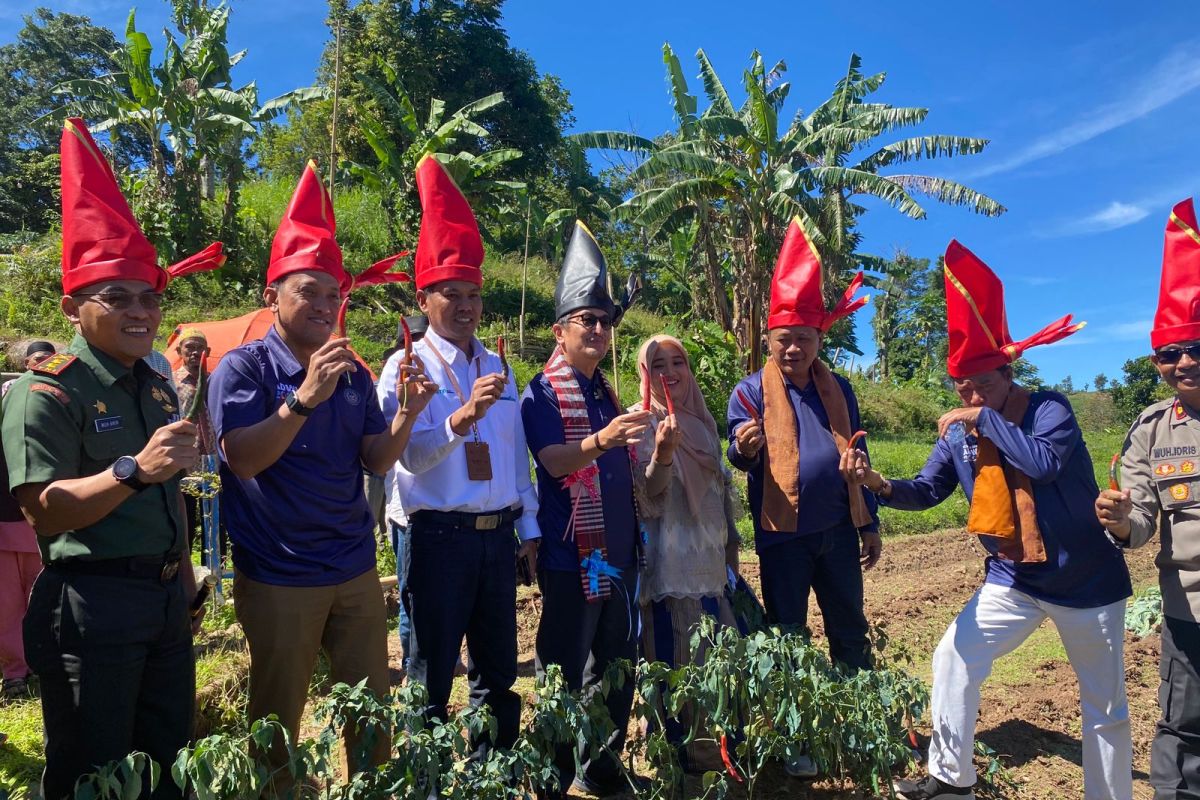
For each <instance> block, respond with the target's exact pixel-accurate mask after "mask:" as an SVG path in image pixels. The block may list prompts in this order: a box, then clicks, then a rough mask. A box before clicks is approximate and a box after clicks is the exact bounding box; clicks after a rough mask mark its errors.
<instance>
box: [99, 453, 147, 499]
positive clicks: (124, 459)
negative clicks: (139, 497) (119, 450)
mask: <svg viewBox="0 0 1200 800" xmlns="http://www.w3.org/2000/svg"><path fill="white" fill-rule="evenodd" d="M109 471H110V472H112V475H113V477H114V478H116V479H117V483H119V484H121V485H122V486H128V487H129V488H130V489H133V490H134V491H135V492H140V491H141V490H142V489H145V488H146V487H147V486H149V485H150V484H148V483H146V482H144V481H140V480H138V476H137V471H138V463H137V459H136V458H134V457H133V456H121V457H120V458H118V459H117V460H116V461H114V462H113V465H112V467H110V468H109Z"/></svg>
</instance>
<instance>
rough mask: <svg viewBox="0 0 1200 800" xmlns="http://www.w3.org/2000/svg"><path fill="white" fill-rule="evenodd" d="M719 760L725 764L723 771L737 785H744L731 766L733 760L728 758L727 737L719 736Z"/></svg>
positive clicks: (725, 735) (726, 735)
mask: <svg viewBox="0 0 1200 800" xmlns="http://www.w3.org/2000/svg"><path fill="white" fill-rule="evenodd" d="M721 760H722V761H724V762H725V771H726V772H728V773H729V775H730V777H732V778H733V779H734V780H735V781H737V782H738V783H744V782H745V781H744V780H743V779H742V776H741V775H740V774H739V773H738V771H737V767H735V766H734V765H733V759H732V758H730V757H729V735H728V734H724V733H722V734H721Z"/></svg>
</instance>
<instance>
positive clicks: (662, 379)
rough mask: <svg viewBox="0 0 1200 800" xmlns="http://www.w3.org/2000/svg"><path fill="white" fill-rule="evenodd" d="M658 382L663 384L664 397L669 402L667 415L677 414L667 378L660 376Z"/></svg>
mask: <svg viewBox="0 0 1200 800" xmlns="http://www.w3.org/2000/svg"><path fill="white" fill-rule="evenodd" d="M658 380H659V382H660V383H662V387H663V397H664V398H666V401H667V413H668V414H672V415H673V414H674V413H675V401H674V400H672V399H671V389H670V387H669V386H667V379H666V376H664V375H659V376H658Z"/></svg>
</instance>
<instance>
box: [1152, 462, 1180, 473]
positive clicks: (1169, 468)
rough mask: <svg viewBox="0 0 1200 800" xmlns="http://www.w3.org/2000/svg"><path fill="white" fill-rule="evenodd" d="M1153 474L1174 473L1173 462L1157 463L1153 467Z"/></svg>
mask: <svg viewBox="0 0 1200 800" xmlns="http://www.w3.org/2000/svg"><path fill="white" fill-rule="evenodd" d="M1154 474H1155V475H1174V474H1175V465H1174V464H1159V465H1158V466H1157V467H1155V468H1154Z"/></svg>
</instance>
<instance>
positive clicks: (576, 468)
mask: <svg viewBox="0 0 1200 800" xmlns="http://www.w3.org/2000/svg"><path fill="white" fill-rule="evenodd" d="M605 276H606V268H605V264H604V256H603V255H601V253H600V248H599V246H598V245H597V244H596V240H595V239H593V238H592V234H591V232H590V231H589V230H588V229H587V228H586V227H584V225H583V224H582V223H579V222H577V223H576V224H575V232H574V234H573V235H572V237H571V241H570V243H569V244H568V245H567V252H566V256H565V257H564V259H563V267H562V271H561V273H560V274H559V278H558V286H557V287H556V289H555V292H554V300H555V302H554V305H555V316H556V318H557V319H558V322H556V323H555V324H554V338H555V340H556V341H557V342H558V347H557V348H556V349H555V351H554V354H553V355H551V356H550V360H549V361H548V362H547V363H546V369H545V370H544V371H542V372H540V373H539V374H538V375H536V376H535V377H534V378H533V380H532V381H530V382H529V385H528V386H527V387H525V393H524V394H523V395H522V396H521V418H522V420H523V421H524V423H525V437H526V439H527V440H528V442H529V449H530V450H531V451H532V452H533V455H534V460H535V461H536V464H537V481H538V499H539V501H540V503H541V508H540V509H539V511H538V526H539V527H540V528H541V530H542V533H543V534H544V536H543V538H542V546H541V552H540V554H539V558H538V566H539V572H538V582H539V583H540V584H541V589H542V618H541V621H540V623H539V625H538V632H537V668H538V672H539V674H541V673H542V672H543V671H544V670H545V668H546V665H548V664H558V665H559V666H560V667H561V668H562V673H563V677H564V679H565V680H566V682H567V686H568V687H569V688H570V689H572V690H573V691H578V690H579V689H581V688H585V687H587V688H592V687H595V686H596V685H598V684H599V683H600V681H601V679H602V678H603V677H604V672H605V670H606V669H607V668H608V666H609V665H610V664H612V663H613V662H614V661H617V660H618V659H627V660H629V661H630V662H633V661H634V660H636V657H637V636H638V623H637V610H636V609H637V606H636V605H635V604H636V602H637V598H636V593H637V575H638V566H639V565H638V560H639V559H638V553H637V550H638V548H637V517H636V514H635V511H634V505H633V503H634V500H633V473H632V471H631V469H630V460H629V452H628V451H627V450H626V447H627V446H629V445H631V444H633V443H635V442H637V441H638V439H639V438H640V437H641V435H642V432H643V431H645V429H646V427H647V425H648V424H649V415H650V412H648V411H638V412H635V413H631V414H622V413H621V406H620V404H619V403H618V402H617V398H616V395H615V394H614V393H613V391H612V389H611V387H610V386H609V384H608V381H606V380H605V378H604V374H603V373H602V372H600V370H599V366H600V362H601V360H603V358H604V356H605V354H606V353H607V352H608V345H609V340H610V339H611V337H612V327H613V325H615V324H616V323H617V321H618V320H619V319H620V317H621V314H622V313H623V312H624V308H622V307H621V306H618V305H616V304H615V303H614V302H613V301H612V298H611V297H610V296H609V294H608V290H607V288H606V285H607V281H606V277H605ZM567 487H569V488H567ZM632 703H633V682H632V681H629V680H627V681H626V682H625V684H624V685H623V686H622V687H620V688H615V687H614V688H613V689H612V690H611V692H610V694H609V696H608V698H607V705H608V711H609V714H610V715H611V716H612V720H613V723H614V724H615V725H616V728H615V730H614V731H613V734H612V736H611V737H610V738H609V741H608V742H607V745H608V748H607V751H606V753H604V754H602V755H599V756H597V757H596V758H594V759H593V758H589V749H588V745H587V744H586V743H581V744H580V747H579V753H578V758H579V761H580V763H581V764H582V765H583V774H582V775H580V776H579V777H578V778H576V777H575V759H576V755H575V754H572V753H571V752H570V750H569V749H567V748H564V749H563V750H560V751H559V753H558V754H557V755H556V757H555V764H556V766H557V767H558V770H559V780H560V781H561V787H562V790H563V792H564V794H565V791H566V790H567V789H568V788H569V787H570V786H571V784H572V781H574V784H575V787H576V788H577V789H579V790H581V791H584V792H587V793H589V794H610V793H612V792H614V791H616V790H617V789H619V788H621V787H622V784H623V780H622V777H621V768H620V764H619V763H618V762H617V761H616V760H615V758H614V756H615V755H618V754H620V752H621V748H622V747H623V746H624V742H625V727H626V724H627V723H628V721H629V712H630V708H631V706H632Z"/></svg>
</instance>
